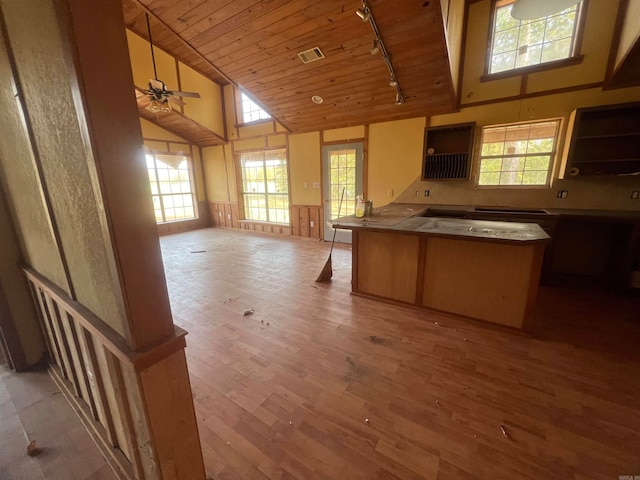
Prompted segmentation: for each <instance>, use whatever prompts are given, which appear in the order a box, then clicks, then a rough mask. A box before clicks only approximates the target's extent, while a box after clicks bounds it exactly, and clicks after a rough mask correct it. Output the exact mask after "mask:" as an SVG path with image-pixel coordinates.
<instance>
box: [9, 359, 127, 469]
mask: <svg viewBox="0 0 640 480" xmlns="http://www.w3.org/2000/svg"><path fill="white" fill-rule="evenodd" d="M31 440H36V446H37V447H38V448H41V452H40V453H39V454H38V455H35V456H28V455H27V445H28V444H29V442H30V441H31ZM115 478H116V477H115V474H114V473H113V471H112V470H111V468H110V467H109V466H108V465H107V463H106V462H105V460H104V458H103V457H102V455H101V454H100V451H99V450H98V447H97V446H96V444H95V443H94V441H93V439H92V438H91V437H90V436H89V434H88V433H87V431H86V430H85V429H84V427H83V426H82V423H80V420H79V419H78V417H77V416H76V414H75V413H74V412H73V410H72V409H71V407H70V406H69V404H68V403H67V401H66V400H65V398H64V397H63V396H62V394H61V393H60V391H59V390H58V387H56V385H55V384H54V383H53V380H51V378H50V377H49V374H48V373H47V372H46V371H44V370H38V369H33V370H32V371H29V372H23V373H19V374H17V373H12V372H11V371H10V370H8V368H7V367H6V366H2V365H0V480H44V479H48V480H115Z"/></svg>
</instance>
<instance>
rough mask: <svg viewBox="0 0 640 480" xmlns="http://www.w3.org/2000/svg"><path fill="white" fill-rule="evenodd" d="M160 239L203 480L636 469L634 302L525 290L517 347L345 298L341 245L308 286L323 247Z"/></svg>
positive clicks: (551, 474)
mask: <svg viewBox="0 0 640 480" xmlns="http://www.w3.org/2000/svg"><path fill="white" fill-rule="evenodd" d="M161 244H162V249H163V256H164V262H165V269H166V276H167V281H168V287H169V293H170V297H171V301H172V310H173V314H174V321H175V322H176V324H178V325H180V326H181V327H183V328H185V329H187V330H188V331H189V335H188V337H187V355H188V362H189V370H190V375H191V382H192V386H193V395H194V402H195V408H196V414H197V417H198V423H199V430H200V436H201V439H202V446H203V451H204V456H205V463H206V467H207V471H208V474H209V475H210V477H211V478H214V479H216V480H240V479H251V480H254V479H256V480H260V479H335V480H356V479H363V480H364V479H366V480H376V479H377V480H383V479H384V480H390V479H406V480H419V479H437V480H445V479H456V480H459V479H487V480H488V479H491V480H500V479H509V480H512V479H576V480H577V479H614V480H617V479H618V476H620V475H640V433H639V432H640V348H639V345H640V342H639V340H640V334H639V333H640V301H639V300H638V299H637V298H629V297H625V296H621V295H616V294H611V293H607V292H602V291H600V290H597V289H596V290H593V289H591V288H587V287H580V286H575V287H572V288H569V287H567V288H541V289H540V292H539V298H538V303H537V305H536V312H535V317H536V327H535V329H534V333H533V335H524V334H521V333H519V332H516V331H512V330H507V329H503V328H499V327H493V326H489V325H486V324H482V323H479V322H475V321H472V320H464V319H460V318H456V317H454V316H448V315H445V314H438V313H432V312H425V311H422V310H417V309H412V308H408V307H407V308H405V307H399V306H393V305H389V304H384V303H379V302H375V301H372V300H369V299H365V298H359V297H355V296H351V295H350V294H349V291H350V278H351V252H350V249H349V248H348V247H345V246H338V247H337V248H336V250H334V253H333V267H334V275H333V280H332V281H331V282H330V283H325V284H318V283H315V282H314V280H315V278H316V277H317V275H318V274H319V273H320V271H321V269H322V267H323V266H324V263H325V261H326V258H327V254H328V245H327V244H324V243H320V242H314V241H308V240H307V241H305V240H300V239H295V238H289V237H279V236H271V235H267V234H257V233H249V232H244V231H238V230H228V229H205V230H198V231H194V232H188V233H183V234H176V235H171V236H166V237H163V238H162V239H161ZM248 308H253V309H254V310H255V313H253V314H252V315H246V316H243V311H244V310H245V309H248ZM501 427H502V428H503V429H504V431H505V432H506V435H505V434H503V432H502V429H501Z"/></svg>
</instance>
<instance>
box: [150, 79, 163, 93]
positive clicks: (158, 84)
mask: <svg viewBox="0 0 640 480" xmlns="http://www.w3.org/2000/svg"><path fill="white" fill-rule="evenodd" d="M149 85H151V86H152V87H153V88H155V89H158V90H164V89H165V86H164V82H162V81H160V80H156V79H155V78H150V79H149Z"/></svg>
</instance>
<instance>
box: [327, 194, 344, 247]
mask: <svg viewBox="0 0 640 480" xmlns="http://www.w3.org/2000/svg"><path fill="white" fill-rule="evenodd" d="M346 189H347V187H342V195H340V204H339V205H338V218H340V212H341V211H342V200H343V199H344V191H345V190H346ZM336 233H338V229H337V228H336V227H333V240H331V248H330V249H329V256H331V254H332V253H333V244H334V242H335V241H336Z"/></svg>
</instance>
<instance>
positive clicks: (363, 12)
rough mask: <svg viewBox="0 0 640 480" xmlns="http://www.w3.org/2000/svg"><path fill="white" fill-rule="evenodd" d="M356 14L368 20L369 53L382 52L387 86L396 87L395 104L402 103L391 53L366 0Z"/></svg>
mask: <svg viewBox="0 0 640 480" xmlns="http://www.w3.org/2000/svg"><path fill="white" fill-rule="evenodd" d="M356 15H358V17H360V18H361V19H362V21H363V22H366V21H369V24H370V25H371V29H372V30H373V35H374V37H373V41H372V43H371V50H370V52H371V55H375V54H376V53H378V52H381V53H382V60H383V61H384V63H385V64H386V65H387V68H388V69H389V76H390V79H389V86H390V87H393V88H395V89H396V105H402V104H403V103H404V95H403V94H402V89H401V88H400V83H399V82H398V79H397V78H396V72H395V70H394V69H393V64H392V63H391V55H389V52H387V49H386V47H385V46H384V42H383V41H382V37H381V36H380V31H379V30H378V25H377V24H376V20H375V18H374V17H373V12H372V11H371V8H369V3H368V0H362V8H359V9H357V10H356Z"/></svg>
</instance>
